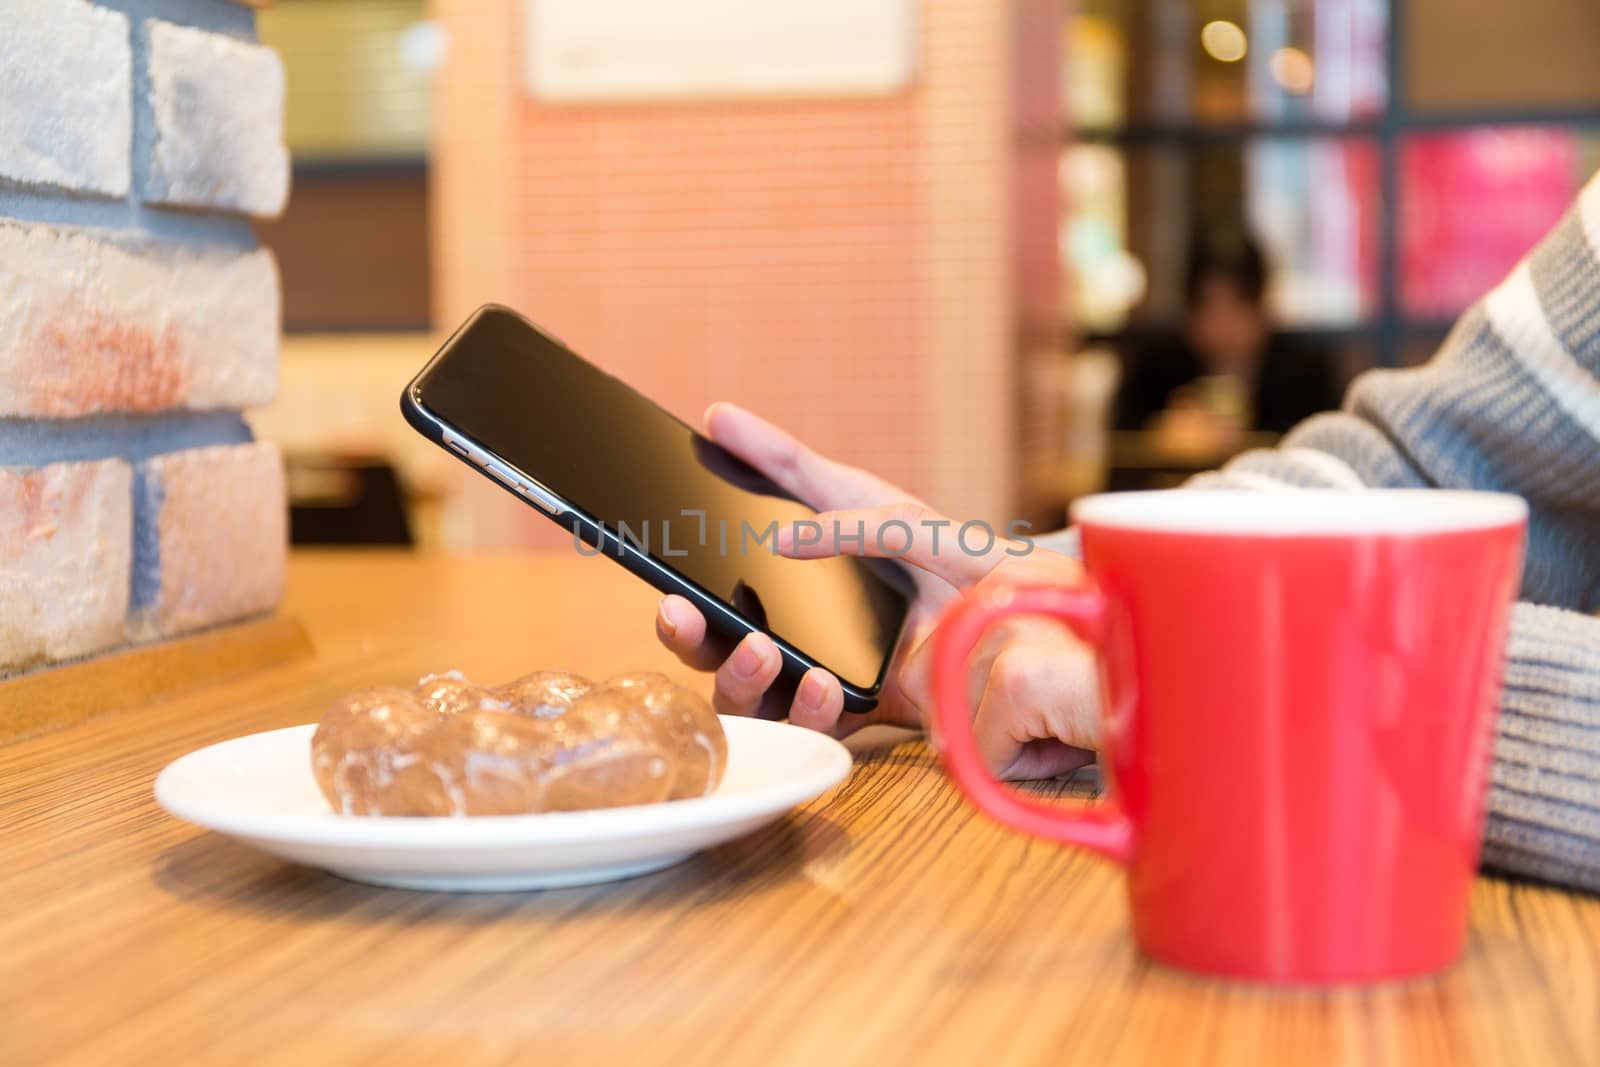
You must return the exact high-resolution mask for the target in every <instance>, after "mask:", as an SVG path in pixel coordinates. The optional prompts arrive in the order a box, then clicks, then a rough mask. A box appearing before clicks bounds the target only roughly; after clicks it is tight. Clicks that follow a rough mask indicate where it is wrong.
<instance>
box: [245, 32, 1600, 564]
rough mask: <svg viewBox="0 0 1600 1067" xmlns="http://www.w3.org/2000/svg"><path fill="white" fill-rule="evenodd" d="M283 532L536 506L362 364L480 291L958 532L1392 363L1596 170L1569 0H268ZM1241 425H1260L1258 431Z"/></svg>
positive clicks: (451, 538)
mask: <svg viewBox="0 0 1600 1067" xmlns="http://www.w3.org/2000/svg"><path fill="white" fill-rule="evenodd" d="M259 26H260V34H261V37H262V39H263V40H264V41H265V42H266V43H268V44H270V45H272V46H273V47H274V48H276V49H277V50H278V51H279V52H280V53H281V55H282V57H283V60H284V63H285V65H286V68H287V71H288V86H289V95H288V130H287V133H288V139H289V143H290V148H291V150H292V152H293V154H294V157H295V162H294V177H293V192H292V196H291V200H290V205H289V208H288V210H287V212H286V213H285V214H284V216H283V217H282V218H281V219H279V220H277V221H274V222H271V223H266V224H262V225H261V226H260V232H261V236H262V239H263V240H264V241H265V242H266V243H267V244H269V245H271V246H272V247H273V249H274V250H275V251H276V253H277V255H278V257H279V261H280V265H281V270H282V274H283V287H284V317H285V328H286V334H287V335H286V339H285V347H284V359H283V384H282V388H281V391H280V396H279V399H278V401H277V403H276V404H275V405H273V406H272V407H270V408H268V409H265V410H263V411H261V412H259V413H257V414H256V415H255V416H253V418H254V421H255V422H256V424H257V430H258V432H259V433H260V434H261V435H263V436H266V437H271V438H274V439H276V440H278V441H280V442H281V443H282V444H283V445H284V448H285V451H286V453H287V454H288V456H289V458H290V475H291V481H290V485H291V490H290V491H291V497H292V503H293V517H292V527H293V538H294V540H295V541H296V543H300V544H328V543H345V544H352V543H365V544H392V545H412V546H417V547H419V548H425V549H436V550H447V551H462V550H501V549H515V548H522V547H530V546H539V545H550V544H553V543H559V541H560V538H559V537H558V536H557V532H553V528H552V529H546V528H545V527H547V526H548V525H549V524H547V523H545V521H544V520H542V519H541V518H539V517H538V516H537V515H535V514H533V513H532V512H530V511H529V510H528V509H527V508H525V507H524V506H522V505H519V504H518V503H516V502H515V501H514V500H512V499H511V498H510V497H509V496H508V495H506V494H504V493H502V492H500V491H498V490H497V489H495V488H494V487H492V486H489V485H487V484H486V483H484V484H480V482H481V479H478V478H476V477H475V476H474V475H473V474H472V473H471V472H469V471H468V470H466V469H465V468H464V467H462V466H461V465H460V464H458V463H456V462H455V461H453V460H452V459H450V458H449V457H448V456H446V455H444V454H443V453H440V452H438V451H437V450H435V449H434V448H433V447H432V446H431V445H429V444H427V443H426V442H424V441H422V440H421V439H420V438H418V437H416V436H415V435H414V434H413V433H412V431H410V430H409V428H407V427H406V426H405V424H404V423H403V422H402V420H401V419H400V417H399V415H398V411H397V397H398V393H399V390H400V387H401V385H402V384H403V383H404V382H405V381H406V379H407V378H408V377H409V376H410V375H411V374H412V373H413V372H414V371H415V370H416V369H417V367H419V366H420V365H421V363H422V362H423V361H424V360H425V359H426V358H427V356H428V355H430V354H431V352H432V351H433V349H434V347H435V346H436V345H437V343H438V342H439V341H440V339H441V338H442V337H443V336H444V335H445V334H447V333H448V332H449V330H450V329H451V328H453V327H454V326H455V325H456V324H457V323H458V322H459V321H460V320H461V319H462V318H464V317H465V316H466V315H467V314H468V313H469V312H470V311H471V310H472V309H473V308H474V307H476V306H477V305H479V304H481V303H484V302H488V301H499V302H503V303H506V304H510V305H512V306H514V307H516V308H518V309H519V310H521V311H522V312H523V313H525V314H527V315H528V316H529V317H531V318H533V319H534V320H535V321H537V322H539V323H541V324H542V325H544V326H545V327H547V328H548V329H550V330H551V331H552V332H554V333H555V334H557V335H558V336H560V337H561V338H563V339H564V340H565V341H567V343H569V344H570V345H571V346H572V347H574V348H575V349H576V350H577V351H578V352H579V353H581V354H583V355H585V356H586V357H588V358H590V359H592V360H594V361H595V362H597V363H599V364H601V365H602V366H604V367H605V368H607V369H608V370H610V371H612V372H613V373H616V374H618V375H619V376H621V377H623V378H625V379H626V380H628V381H629V382H631V383H632V384H634V385H635V386H636V387H638V388H639V389H640V390H641V391H643V392H644V393H646V394H647V395H649V396H652V397H653V398H655V399H656V400H658V401H659V402H661V403H662V404H664V405H665V406H666V407H668V408H669V409H671V410H672V411H674V412H675V413H676V414H678V415H680V416H682V417H683V418H685V419H688V420H690V421H697V420H698V418H699V414H700V412H701V411H702V410H703V408H704V407H705V405H706V404H707V403H708V402H710V401H712V400H715V399H730V400H735V401H738V402H740V403H743V404H745V405H747V406H750V407H752V408H754V409H755V410H757V411H760V412H762V413H765V414H767V415H769V416H770V417H772V418H774V419H776V420H777V421H779V422H781V423H782V424H783V425H785V426H787V427H788V428H789V429H791V430H792V431H794V432H795V433H796V434H797V435H799V436H800V437H801V438H803V439H805V440H807V441H809V442H811V443H813V444H814V445H815V446H816V447H818V448H819V449H821V450H823V451H825V452H827V453H829V454H831V455H834V456H836V457H838V458H841V459H844V460H847V461H849V462H852V463H857V464H861V465H865V466H869V467H871V468H872V469H874V470H876V471H878V472H880V473H881V474H883V475H884V476H885V477H887V478H889V479H891V480H893V481H895V482H896V483H898V484H900V485H902V486H903V487H905V488H906V489H907V490H908V491H909V492H911V493H914V494H917V495H919V496H922V497H924V498H925V499H927V500H928V501H929V502H930V503H932V504H934V505H935V506H936V507H938V508H940V509H941V510H943V511H946V512H949V513H952V514H956V515H960V516H962V517H983V518H989V519H993V520H1000V521H1004V520H1006V519H1009V518H1012V517H1021V518H1026V519H1029V520H1031V521H1034V522H1036V523H1038V524H1039V525H1040V526H1041V527H1043V526H1047V525H1054V524H1057V523H1059V522H1060V521H1061V520H1062V516H1063V514H1064V509H1065V507H1066V505H1067V504H1068V502H1070V500H1071V499H1072V498H1073V497H1075V496H1077V495H1080V494H1082V493H1086V492H1090V491H1095V490H1098V489H1102V488H1107V487H1110V488H1136V487H1142V486H1151V485H1169V484H1174V483H1176V482H1178V481H1181V480H1182V478H1184V477H1185V476H1187V475H1188V474H1190V473H1192V472H1194V471H1197V470H1202V469H1206V468H1208V467H1210V466H1212V465H1214V464H1216V463H1218V462H1221V461H1223V460H1225V459H1226V458H1227V457H1228V455H1230V454H1232V453H1233V452H1236V451H1238V450H1240V449H1243V448H1247V447H1253V446H1256V445H1259V444H1267V443H1270V442H1271V441H1272V440H1273V439H1274V437H1275V435H1276V434H1277V433H1278V432H1280V430H1281V425H1279V423H1281V421H1282V418H1283V417H1285V416H1284V415H1283V413H1284V412H1296V411H1300V410H1301V409H1304V410H1317V409H1318V408H1320V407H1325V406H1327V405H1328V404H1329V403H1333V402H1336V400H1337V396H1338V393H1339V390H1341V389H1342V387H1343V385H1344V383H1346V382H1347V381H1348V380H1349V378H1350V377H1351V376H1352V375H1354V374H1356V373H1358V372H1360V371H1362V370H1364V369H1367V368H1370V367H1377V366H1403V365H1407V364H1413V363H1416V362H1419V361H1421V360H1424V359H1426V358H1427V357H1428V356H1429V354H1430V353H1431V351H1432V350H1433V348H1434V347H1435V346H1436V344H1437V343H1438V341H1439V340H1440V339H1441V338H1442V337H1443V335H1444V333H1445V331H1446V330H1447V329H1448V327H1449V324H1450V322H1451V320H1452V318H1453V317H1454V316H1455V315H1457V314H1458V313H1459V312H1460V311H1462V310H1463V309H1464V308H1465V307H1466V306H1467V305H1468V304H1469V303H1470V302H1471V301H1472V299H1473V298H1474V297H1475V296H1477V295H1479V294H1481V293H1482V292H1483V291H1484V290H1485V289H1487V288H1488V287H1489V286H1490V285H1492V284H1493V283H1494V282H1495V281H1496V280H1498V278H1499V277H1500V276H1501V275H1502V274H1503V273H1504V271H1505V270H1506V269H1507V268H1509V267H1510V266H1511V265H1512V264H1513V263H1514V262H1515V260H1516V259H1517V258H1518V257H1519V256H1520V254H1521V253H1522V252H1524V251H1525V250H1526V249H1527V248H1528V247H1529V246H1530V245H1531V244H1532V243H1533V241H1534V240H1535V239H1536V238H1537V237H1538V236H1539V235H1540V234H1541V233H1542V232H1543V230H1544V229H1545V228H1546V227H1547V226H1548V225H1549V224H1550V223H1551V222H1552V221H1554V220H1555V219H1556V218H1557V217H1558V215H1559V214H1560V213H1561V211H1562V209H1563V208H1564V206H1565V205H1566V203H1567V202H1568V201H1569V199H1570V198H1571V197H1572V196H1573V195H1574V193H1575V192H1576V190H1577V189H1578V187H1579V186H1580V184H1581V183H1582V181H1583V180H1584V178H1585V177H1586V176H1587V175H1588V174H1590V173H1592V172H1593V171H1594V170H1595V169H1596V168H1597V167H1600V62H1596V59H1595V57H1596V54H1597V46H1600V4H1596V3H1595V2H1594V0H1518V2H1517V3H1503V2H1500V0H1077V2H1075V3H1066V2H1052V0H765V2H763V3H761V4H751V3H748V2H747V0H678V2H675V3H671V4H661V3H657V2H653V0H433V2H424V0H279V3H278V4H277V5H276V6H275V7H273V8H271V9H268V10H266V11H263V12H262V13H261V16H260V22H259ZM1274 412H1276V413H1277V414H1276V415H1274V414H1273V413H1274Z"/></svg>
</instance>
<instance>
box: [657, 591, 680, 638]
mask: <svg viewBox="0 0 1600 1067" xmlns="http://www.w3.org/2000/svg"><path fill="white" fill-rule="evenodd" d="M656 621H657V622H658V623H659V624H660V626H661V632H662V633H664V634H666V635H667V636H668V637H676V636H677V634H678V624H677V623H675V622H673V621H672V618H671V616H669V615H668V614H667V602H666V601H665V600H663V601H661V602H660V603H658V604H657V605H656Z"/></svg>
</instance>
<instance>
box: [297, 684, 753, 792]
mask: <svg viewBox="0 0 1600 1067" xmlns="http://www.w3.org/2000/svg"><path fill="white" fill-rule="evenodd" d="M311 761H312V770H313V772H314V774H315V776H316V780H317V785H318V786H319V787H320V788H321V790H322V794H323V796H324V797H326V798H327V800H328V803H329V804H330V805H331V806H332V807H333V809H334V811H336V812H339V813H341V814H346V815H409V816H462V815H521V814H528V813H533V812H542V811H578V810H584V809H588V808H607V807H620V806H624V805H629V804H651V803H655V802H657V801H662V800H678V799H683V798H686V797H694V796H703V795H704V794H706V793H709V792H712V791H713V790H715V789H716V787H717V785H718V784H719V783H720V782H721V780H722V773H723V769H724V765H725V764H726V761H727V738H726V736H725V735H724V734H723V730H722V724H721V722H720V721H719V720H718V719H717V716H716V715H715V713H713V712H712V710H711V708H710V706H709V705H708V704H707V703H706V702H705V701H704V700H703V699H701V698H700V697H699V696H698V695H697V694H695V693H693V692H691V691H690V690H687V689H685V688H683V687H682V686H680V685H677V684H676V683H674V682H672V681H671V680H670V679H668V678H667V677H665V676H664V675H659V674H644V673H639V674H627V675H619V676H617V677H616V678H612V679H609V680H608V681H607V682H605V683H603V684H601V685H594V684H593V683H591V682H590V681H589V680H588V679H586V678H583V677H582V676H580V675H575V674H569V673H566V672H562V671H540V672H537V673H535V674H530V675H528V676H526V677H524V678H519V679H517V680H516V681H515V682H511V683H508V684H507V685H503V686H499V687H495V688H488V687H483V686H478V685H475V684H473V683H472V682H471V681H470V680H468V679H467V678H466V677H465V676H464V675H462V674H461V673H460V672H459V671H451V672H448V673H446V674H435V675H429V676H428V677H426V678H424V679H422V681H421V682H419V683H418V684H417V686H416V688H415V689H411V690H405V689H396V688H381V689H369V690H364V691H362V692H359V693H353V694H351V695H349V696H347V697H344V698H343V699H341V700H339V701H336V702H335V703H334V704H333V706H332V707H330V708H329V709H328V711H327V713H326V714H325V715H324V716H323V718H322V722H321V723H320V724H319V725H318V727H317V730H316V733H315V734H314V735H313V737H312V740H311Z"/></svg>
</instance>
